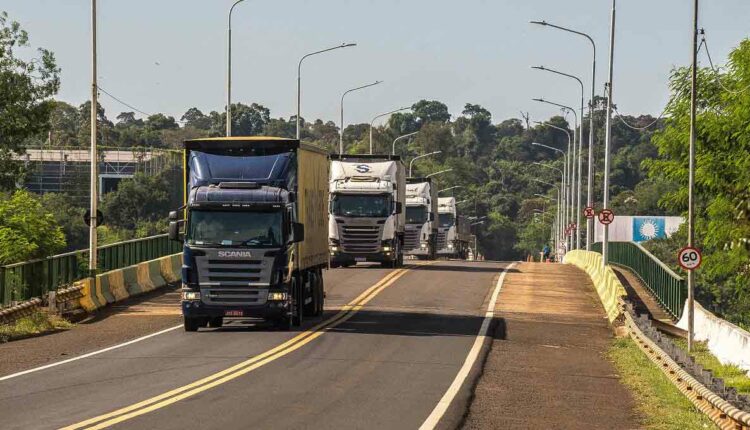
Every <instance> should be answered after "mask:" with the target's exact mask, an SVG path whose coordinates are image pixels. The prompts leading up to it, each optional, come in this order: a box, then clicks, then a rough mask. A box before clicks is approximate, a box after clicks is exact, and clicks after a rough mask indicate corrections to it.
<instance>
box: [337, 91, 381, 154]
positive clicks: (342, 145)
mask: <svg viewBox="0 0 750 430" xmlns="http://www.w3.org/2000/svg"><path fill="white" fill-rule="evenodd" d="M381 83H383V81H375V82H373V83H371V84H367V85H362V86H361V87H356V88H352V89H350V90H346V91H344V93H343V94H341V105H340V106H341V123H340V128H341V130H340V131H341V133H340V134H339V154H343V153H344V97H346V95H347V94H349V93H351V92H352V91H357V90H361V89H364V88H368V87H372V86H374V85H378V84H381Z"/></svg>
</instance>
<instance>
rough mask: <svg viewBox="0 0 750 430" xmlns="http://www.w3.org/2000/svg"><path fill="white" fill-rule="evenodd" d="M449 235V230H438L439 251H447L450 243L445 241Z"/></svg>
mask: <svg viewBox="0 0 750 430" xmlns="http://www.w3.org/2000/svg"><path fill="white" fill-rule="evenodd" d="M447 233H448V230H447V229H440V230H438V235H437V249H445V248H447V247H448V243H447V242H446V240H445V236H446V234H447Z"/></svg>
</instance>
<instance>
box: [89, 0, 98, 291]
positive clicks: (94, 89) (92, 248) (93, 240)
mask: <svg viewBox="0 0 750 430" xmlns="http://www.w3.org/2000/svg"><path fill="white" fill-rule="evenodd" d="M96 61H97V60H96V0H91V112H90V115H91V118H90V119H91V154H90V157H91V161H90V162H91V164H90V168H91V178H90V181H91V182H90V192H91V200H90V207H89V211H90V213H91V216H90V217H89V218H90V221H89V276H92V277H94V276H96V266H97V252H96V248H97V235H96V227H97V225H96V221H97V216H96V214H97V210H98V208H97V206H98V203H99V201H98V198H99V195H98V192H97V185H98V184H97V179H98V178H97V176H98V175H97V167H98V162H97V155H96V125H97V124H96V120H97V114H98V112H97V107H98V106H99V101H98V97H97V96H98V85H97V78H96V73H97V71H96V65H97V64H96Z"/></svg>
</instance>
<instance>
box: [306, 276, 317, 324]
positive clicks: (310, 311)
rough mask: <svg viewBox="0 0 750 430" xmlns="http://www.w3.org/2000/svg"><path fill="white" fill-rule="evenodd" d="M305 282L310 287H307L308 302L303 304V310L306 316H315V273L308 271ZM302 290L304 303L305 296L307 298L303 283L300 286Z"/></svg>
mask: <svg viewBox="0 0 750 430" xmlns="http://www.w3.org/2000/svg"><path fill="white" fill-rule="evenodd" d="M307 282H308V283H309V285H310V289H309V293H310V295H309V298H310V303H307V304H304V305H303V310H304V312H305V316H306V317H312V316H315V313H316V312H317V311H318V290H317V275H315V274H314V273H310V275H309V277H308V281H307ZM302 291H303V292H305V294H304V295H303V297H304V299H303V303H304V302H306V301H307V298H308V296H307V289H306V288H304V284H303V287H302Z"/></svg>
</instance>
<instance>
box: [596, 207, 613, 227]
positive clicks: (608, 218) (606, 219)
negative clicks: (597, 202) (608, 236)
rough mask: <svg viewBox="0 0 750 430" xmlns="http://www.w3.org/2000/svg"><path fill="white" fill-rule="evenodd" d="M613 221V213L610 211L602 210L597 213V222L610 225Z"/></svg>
mask: <svg viewBox="0 0 750 430" xmlns="http://www.w3.org/2000/svg"><path fill="white" fill-rule="evenodd" d="M614 220H615V213H614V212H612V209H602V210H601V211H600V212H599V222H600V223H602V224H604V225H607V224H612V221H614Z"/></svg>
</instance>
